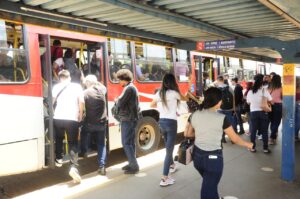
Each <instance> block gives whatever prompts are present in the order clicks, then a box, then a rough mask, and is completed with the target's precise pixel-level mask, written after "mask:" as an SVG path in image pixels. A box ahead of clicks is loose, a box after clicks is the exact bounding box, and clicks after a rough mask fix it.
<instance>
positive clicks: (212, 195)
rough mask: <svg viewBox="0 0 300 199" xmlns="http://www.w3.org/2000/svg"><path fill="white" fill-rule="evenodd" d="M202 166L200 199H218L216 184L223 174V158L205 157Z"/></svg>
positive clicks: (214, 155) (216, 156) (216, 155)
mask: <svg viewBox="0 0 300 199" xmlns="http://www.w3.org/2000/svg"><path fill="white" fill-rule="evenodd" d="M205 162H206V164H204V172H203V176H202V177H203V182H202V188H201V199H219V193H218V184H219V182H220V180H221V177H222V173H223V156H222V155H221V154H212V155H207V156H206V158H205Z"/></svg>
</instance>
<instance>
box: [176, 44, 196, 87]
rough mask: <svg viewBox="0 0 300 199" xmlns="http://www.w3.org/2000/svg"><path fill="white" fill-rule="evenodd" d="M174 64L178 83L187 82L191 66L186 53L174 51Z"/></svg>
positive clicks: (184, 51) (178, 50)
mask: <svg viewBox="0 0 300 199" xmlns="http://www.w3.org/2000/svg"><path fill="white" fill-rule="evenodd" d="M175 52H176V63H175V68H174V73H175V76H176V77H177V79H178V81H188V79H189V76H190V73H191V70H192V69H191V64H190V58H189V55H188V51H186V50H180V49H176V51H175Z"/></svg>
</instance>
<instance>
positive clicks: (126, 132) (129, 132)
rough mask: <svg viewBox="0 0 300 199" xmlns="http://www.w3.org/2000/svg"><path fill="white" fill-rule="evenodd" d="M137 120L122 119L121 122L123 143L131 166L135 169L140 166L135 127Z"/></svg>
mask: <svg viewBox="0 0 300 199" xmlns="http://www.w3.org/2000/svg"><path fill="white" fill-rule="evenodd" d="M136 124H137V121H135V120H133V121H122V122H121V134H122V145H123V149H124V151H125V154H126V156H127V159H128V162H129V166H130V167H131V168H133V169H137V168H138V167H139V165H138V163H137V160H136V157H135V139H134V138H135V128H136Z"/></svg>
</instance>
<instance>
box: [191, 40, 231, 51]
mask: <svg viewBox="0 0 300 199" xmlns="http://www.w3.org/2000/svg"><path fill="white" fill-rule="evenodd" d="M234 47H235V40H217V41H201V42H197V44H196V50H222V49H232V48H234Z"/></svg>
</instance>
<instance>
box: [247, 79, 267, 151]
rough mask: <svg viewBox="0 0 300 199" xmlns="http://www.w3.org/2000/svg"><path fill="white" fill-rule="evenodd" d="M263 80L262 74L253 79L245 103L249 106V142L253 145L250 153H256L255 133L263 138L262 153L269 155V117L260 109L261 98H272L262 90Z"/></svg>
mask: <svg viewBox="0 0 300 199" xmlns="http://www.w3.org/2000/svg"><path fill="white" fill-rule="evenodd" d="M263 78H264V76H263V75H262V74H257V75H256V76H255V77H254V80H255V82H254V85H253V88H252V90H250V91H249V92H248V94H247V103H249V104H250V131H251V132H250V133H251V142H252V143H253V148H252V149H251V150H250V151H251V152H256V149H255V147H256V145H255V139H256V132H257V131H258V134H261V135H262V137H263V148H264V153H270V152H271V151H270V150H269V149H268V127H269V116H268V113H267V112H264V111H263V109H262V108H261V106H262V98H263V96H264V97H266V98H267V99H268V101H271V100H272V97H271V95H270V93H269V92H268V90H267V89H265V88H263Z"/></svg>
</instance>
